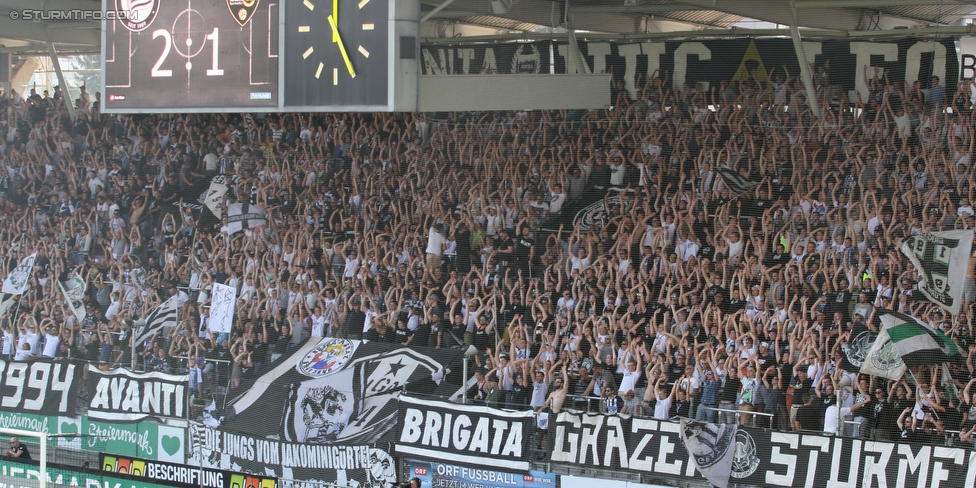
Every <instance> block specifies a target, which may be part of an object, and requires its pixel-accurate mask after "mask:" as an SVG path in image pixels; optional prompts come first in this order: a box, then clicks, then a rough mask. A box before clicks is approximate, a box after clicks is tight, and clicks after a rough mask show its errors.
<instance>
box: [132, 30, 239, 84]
mask: <svg viewBox="0 0 976 488" xmlns="http://www.w3.org/2000/svg"><path fill="white" fill-rule="evenodd" d="M219 36H220V34H219V32H218V29H217V28H216V27H214V30H213V32H211V33H209V34H207V40H208V41H211V43H210V44H211V46H213V50H212V53H213V57H212V62H211V67H210V69H208V70H207V76H223V75H224V70H222V69H220V68H218V67H217V52H218V51H219V48H218V45H219V44H220V37H219ZM157 37H162V38H163V41H164V42H165V44H164V45H163V53H162V54H160V55H159V59H157V60H156V64H154V65H153V67H152V70H151V71H150V74H151V75H152V76H153V77H154V78H165V77H168V76H173V70H171V69H160V67H161V66H162V65H163V63H164V62H165V61H166V58H167V57H168V56H169V51H170V49H171V48H172V46H173V35H172V34H170V33H169V31H168V30H166V29H157V30H154V31H153V39H155V38H157ZM186 69H187V71H189V70H190V64H189V61H187V67H186Z"/></svg>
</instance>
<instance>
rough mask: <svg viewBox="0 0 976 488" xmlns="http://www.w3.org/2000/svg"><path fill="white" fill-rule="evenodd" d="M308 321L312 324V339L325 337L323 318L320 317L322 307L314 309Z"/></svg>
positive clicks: (322, 316)
mask: <svg viewBox="0 0 976 488" xmlns="http://www.w3.org/2000/svg"><path fill="white" fill-rule="evenodd" d="M309 320H311V322H312V337H325V333H326V331H325V316H324V315H322V307H315V311H314V312H312V316H311V317H309Z"/></svg>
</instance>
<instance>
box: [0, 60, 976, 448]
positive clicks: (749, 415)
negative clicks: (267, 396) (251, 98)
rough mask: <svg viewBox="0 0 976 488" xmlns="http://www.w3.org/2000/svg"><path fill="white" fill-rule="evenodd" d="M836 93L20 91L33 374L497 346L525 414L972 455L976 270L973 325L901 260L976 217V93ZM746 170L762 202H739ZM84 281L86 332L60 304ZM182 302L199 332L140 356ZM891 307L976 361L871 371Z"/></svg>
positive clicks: (21, 332) (203, 374) (12, 177)
mask: <svg viewBox="0 0 976 488" xmlns="http://www.w3.org/2000/svg"><path fill="white" fill-rule="evenodd" d="M868 75H869V76H868V78H872V77H871V76H870V74H868ZM875 75H877V72H875ZM827 80H829V77H818V78H817V80H816V81H817V83H818V85H817V93H816V94H815V95H814V96H813V97H809V98H810V100H808V97H807V96H806V94H805V92H804V91H803V89H802V86H801V84H800V83H799V80H798V79H796V78H794V77H793V76H791V74H790V73H788V72H785V70H778V71H774V72H773V73H772V76H771V77H770V80H769V81H765V80H757V78H756V77H753V78H752V79H751V80H748V81H743V82H739V83H737V84H736V83H722V84H721V85H719V86H712V87H706V86H704V85H702V84H699V85H697V86H694V87H691V86H683V87H681V88H680V89H670V88H668V87H669V86H670V80H669V79H668V76H667V74H666V73H664V74H661V75H660V76H657V74H655V76H652V77H643V78H640V79H638V81H637V94H636V97H635V98H633V99H632V98H631V97H630V95H629V94H628V93H627V92H626V91H624V90H619V91H615V92H614V93H615V100H616V103H615V106H614V107H613V109H611V110H599V111H589V112H566V111H539V112H507V113H506V112H484V113H446V114H297V113H296V114H283V115H271V114H268V115H259V114H207V115H204V114H189V115H114V116H109V115H102V114H100V113H99V107H98V106H97V100H96V101H95V104H94V105H92V103H91V102H90V101H89V100H88V99H87V95H85V96H84V98H82V99H79V100H77V101H76V102H75V103H76V105H77V108H78V110H77V112H78V113H77V117H76V119H75V120H74V121H72V120H71V119H70V118H69V117H68V116H67V114H66V111H65V110H64V107H63V101H62V100H61V99H60V92H56V93H55V96H54V97H48V96H47V94H44V95H43V96H40V95H37V94H31V95H30V96H28V97H21V96H19V95H16V94H12V95H13V96H11V97H7V96H3V97H0V98H2V101H0V108H2V113H3V114H4V115H5V116H4V117H3V120H2V121H0V123H2V125H3V127H2V128H3V129H4V130H3V131H2V133H3V134H4V136H5V137H3V138H2V139H3V140H2V145H0V163H2V165H3V168H4V169H5V171H2V172H0V186H2V190H3V194H0V221H2V222H3V225H2V228H0V247H2V248H3V249H6V250H7V251H8V252H7V254H6V259H5V260H4V270H3V272H4V273H7V272H9V271H10V270H12V269H13V268H14V267H15V266H16V265H17V264H18V263H19V262H20V260H21V259H22V258H23V257H24V256H27V255H29V254H31V253H34V252H36V253H37V254H38V258H37V262H36V265H35V268H34V273H33V275H32V277H31V282H32V287H31V289H30V291H29V292H27V293H25V294H24V295H23V296H22V297H21V298H20V299H19V302H18V303H17V304H16V305H15V306H14V307H16V308H14V307H11V309H10V310H9V311H8V312H7V313H6V314H5V315H4V317H3V320H2V322H3V354H4V355H6V356H9V357H15V358H16V359H19V360H29V359H31V358H34V357H56V358H57V357H77V358H85V359H88V360H91V361H93V362H96V363H98V364H101V365H103V366H104V367H114V366H117V365H120V364H122V365H128V364H130V363H131V362H133V359H135V361H134V362H135V363H136V364H137V367H138V368H144V369H149V370H157V371H164V372H166V371H188V372H189V373H190V378H191V379H190V382H191V387H192V388H193V389H194V390H195V391H196V392H198V393H199V394H206V393H208V392H210V391H216V390H221V389H228V390H231V391H233V390H234V389H236V388H238V386H239V385H240V384H241V381H242V380H244V379H247V378H249V377H253V376H254V375H255V374H257V373H258V372H260V371H261V369H262V368H263V367H264V366H265V365H267V364H269V363H270V362H272V361H274V360H276V359H277V358H278V357H279V356H280V355H282V354H285V353H287V352H288V351H289V350H290V348H293V347H294V346H296V345H297V344H299V343H300V342H301V341H303V340H305V339H307V338H309V337H315V336H318V337H321V336H340V337H348V338H353V339H363V340H367V341H387V342H391V343H398V344H401V345H404V346H425V347H434V348H456V349H462V348H466V347H467V346H471V345H473V346H475V347H476V348H477V350H478V352H479V354H478V355H477V356H476V357H475V360H476V362H477V368H476V371H475V372H474V378H473V379H472V380H471V381H470V382H469V383H468V386H470V389H469V391H468V395H467V397H468V398H469V400H470V401H474V402H483V403H486V404H488V405H491V406H495V407H500V408H513V409H528V408H532V409H535V410H537V411H539V412H559V411H560V410H562V409H579V410H589V411H600V412H602V413H605V414H610V415H635V416H646V417H658V418H670V417H673V416H675V415H679V416H685V417H694V418H699V419H707V420H721V421H725V422H742V423H744V424H751V423H753V422H755V424H756V425H760V426H766V427H772V428H777V429H786V430H804V431H816V432H826V433H829V434H833V433H838V432H843V433H846V434H848V435H859V436H863V437H866V436H872V437H874V438H876V439H897V438H904V437H907V438H911V439H917V440H937V441H938V442H943V441H945V439H946V436H951V435H952V433H953V431H958V432H959V433H958V434H957V435H958V438H961V439H962V440H964V441H970V440H971V439H972V437H973V431H974V430H973V429H974V426H976V400H974V399H973V395H974V394H976V392H973V389H972V384H973V381H974V380H973V368H974V364H973V351H974V348H976V341H974V337H973V329H972V327H971V317H972V310H971V305H972V304H973V298H974V295H976V286H974V284H973V278H974V277H976V271H974V269H973V267H972V266H970V268H969V269H968V270H967V278H968V282H967V284H968V286H967V290H966V296H965V299H966V302H965V305H964V308H963V310H964V313H962V314H960V315H959V316H956V317H950V316H948V315H947V314H946V313H944V312H943V311H941V310H938V309H936V308H935V307H933V306H932V305H931V304H930V303H929V302H926V301H924V300H923V299H922V298H923V297H921V295H919V294H918V293H917V292H915V291H913V287H914V286H915V284H916V283H917V282H918V280H919V275H918V272H917V271H916V270H915V269H913V268H912V266H911V265H910V263H908V262H907V260H906V259H905V257H904V256H902V255H901V254H900V252H899V251H898V248H897V245H898V242H899V239H901V238H903V237H905V236H908V235H911V234H916V233H921V232H927V231H935V230H946V229H968V228H972V227H973V226H974V223H976V222H974V216H976V211H974V209H973V206H972V203H971V202H972V200H973V189H974V188H976V182H974V176H973V175H974V172H972V171H970V166H971V153H972V150H973V145H974V143H976V137H974V131H973V129H972V127H973V122H974V121H973V120H972V118H973V112H972V103H971V97H972V91H971V90H970V85H968V84H961V85H960V86H959V89H958V93H959V96H951V95H950V96H951V99H947V95H946V92H945V90H944V88H943V89H941V91H940V90H937V89H933V87H938V80H937V79H934V80H932V82H931V85H930V87H929V88H928V89H925V90H923V89H922V86H921V85H920V84H918V83H916V84H915V85H914V86H906V85H905V84H903V83H899V82H893V81H889V80H887V78H885V77H878V76H875V77H873V79H871V81H870V83H871V85H870V89H871V92H870V96H869V98H868V99H867V100H861V99H856V100H848V99H847V97H846V96H845V95H844V94H842V93H840V92H841V90H838V89H837V87H831V86H829V85H828V84H827ZM811 102H814V103H818V104H819V105H820V107H821V108H822V110H823V111H824V114H823V117H822V118H816V117H814V116H813V114H812V113H811V110H810V107H809V104H810V103H811ZM719 166H729V167H731V168H733V169H735V170H736V171H738V172H739V174H740V175H741V176H742V177H743V178H745V179H748V180H753V181H760V180H761V181H762V184H761V185H760V186H759V187H758V188H757V189H755V190H752V191H749V192H747V193H745V194H742V195H736V194H734V193H733V192H732V191H731V190H730V188H729V185H728V184H727V183H726V182H725V181H723V178H722V177H721V176H719V174H718V173H717V172H716V168H717V167H719ZM216 175H225V176H226V177H227V179H226V181H227V182H228V185H229V186H230V191H229V192H228V194H227V195H226V196H225V198H224V202H223V203H222V204H230V203H233V202H235V201H240V202H248V203H251V204H255V205H258V206H261V207H264V208H265V209H266V211H267V216H268V218H267V225H266V226H263V227H259V228H249V229H245V230H243V231H241V232H236V233H230V232H229V229H228V226H227V222H226V221H221V220H217V219H214V218H213V217H212V216H211V214H210V213H209V210H207V209H205V208H201V207H200V206H199V201H198V197H199V194H198V193H197V194H192V193H193V192H194V191H197V190H194V189H195V188H198V187H199V182H201V181H204V182H206V181H209V180H210V179H211V178H212V177H214V176H216ZM594 201H595V202H601V201H602V203H603V205H602V207H601V206H600V205H597V207H599V208H598V209H597V210H596V211H594V212H591V213H590V214H588V216H587V217H586V218H585V219H576V218H575V217H574V215H575V212H576V210H578V209H579V208H581V207H582V206H583V205H587V204H590V203H592V202H594ZM225 219H226V217H225ZM76 273H77V274H78V275H80V276H82V277H83V278H84V279H85V280H86V281H87V283H88V293H87V296H86V298H85V304H86V307H87V312H86V313H87V316H86V317H85V319H84V320H77V319H76V318H75V316H74V315H73V314H72V313H71V310H70V309H69V308H68V307H67V304H66V303H65V300H64V299H63V297H62V294H61V292H60V290H59V287H58V284H57V282H58V281H59V280H60V281H64V280H66V279H68V278H69V277H70V276H72V275H73V274H76ZM212 283H224V284H228V285H231V286H234V287H235V288H236V289H237V290H238V297H239V299H238V305H237V309H236V313H235V320H234V329H233V331H232V332H231V333H229V334H215V333H212V332H210V331H209V329H208V327H207V322H208V320H209V301H208V300H209V290H210V288H209V287H210V285H211V284H212ZM172 295H177V296H178V297H179V298H178V302H179V304H180V308H179V322H178V326H177V327H173V328H167V329H166V330H164V331H162V332H161V333H159V334H156V335H154V336H153V337H151V338H150V339H148V340H146V341H145V342H144V343H141V344H136V345H135V346H136V347H135V348H133V347H131V346H132V344H131V340H132V339H131V336H132V334H131V327H132V326H133V321H134V320H137V319H139V318H142V317H145V316H146V314H147V313H148V312H149V311H150V310H152V309H153V308H154V307H156V306H157V305H158V304H160V303H161V302H162V301H164V300H165V299H167V298H168V297H170V296H172ZM879 309H895V310H898V311H901V312H905V313H910V314H913V315H915V316H917V317H920V318H922V319H923V320H926V321H929V322H931V323H932V324H933V325H935V326H937V327H939V328H941V329H942V330H944V331H945V332H946V333H947V334H949V335H950V336H952V337H953V338H954V339H955V340H956V341H957V342H958V343H959V344H960V345H962V346H963V350H964V352H965V354H964V358H963V360H962V361H961V362H960V363H959V364H951V365H932V366H926V367H925V368H922V369H918V370H915V371H912V374H911V375H908V376H906V379H905V380H902V381H897V382H896V381H888V380H884V379H880V378H874V377H868V376H864V375H858V374H857V372H856V371H845V370H844V368H843V365H842V361H841V356H842V353H843V351H844V350H846V348H848V346H849V345H850V344H849V342H850V340H851V337H850V332H851V331H852V330H853V328H854V327H855V326H856V325H857V324H858V322H862V323H865V324H868V326H869V327H874V328H876V327H877V325H878V321H877V318H876V316H875V315H876V314H875V312H876V311H877V310H879ZM132 350H135V351H136V352H135V354H136V356H137V357H136V358H133V357H132V353H131V352H130V351H132ZM844 375H848V376H850V377H851V379H852V380H853V381H852V383H853V385H854V387H853V388H850V389H849V391H847V393H846V394H844V395H842V399H841V416H842V417H843V419H844V420H842V422H841V423H840V424H838V420H837V419H838V415H837V413H838V412H837V406H836V403H837V396H836V395H835V393H834V390H835V389H836V388H838V387H839V384H840V379H841V377H842V376H844ZM845 426H846V427H845Z"/></svg>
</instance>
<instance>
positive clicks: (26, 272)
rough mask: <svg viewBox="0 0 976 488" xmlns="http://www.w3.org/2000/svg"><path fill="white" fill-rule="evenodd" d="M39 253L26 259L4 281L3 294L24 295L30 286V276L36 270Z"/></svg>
mask: <svg viewBox="0 0 976 488" xmlns="http://www.w3.org/2000/svg"><path fill="white" fill-rule="evenodd" d="M35 259H37V253H36V252H35V253H34V254H31V255H30V256H27V257H26V258H24V259H23V260H22V261H21V262H20V264H19V265H17V267H16V268H14V270H13V271H11V272H10V274H9V275H7V279H5V280H3V292H4V293H9V294H11V295H23V294H24V292H25V291H27V288H28V287H29V286H30V274H31V271H33V270H34V260H35Z"/></svg>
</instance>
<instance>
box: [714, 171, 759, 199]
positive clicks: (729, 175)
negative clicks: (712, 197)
mask: <svg viewBox="0 0 976 488" xmlns="http://www.w3.org/2000/svg"><path fill="white" fill-rule="evenodd" d="M717 171H718V174H719V175H720V176H721V177H722V183H723V184H724V185H725V187H726V188H728V189H729V192H730V193H732V196H734V197H737V196H739V195H742V194H743V193H746V192H748V191H750V190H754V189H755V188H756V187H757V186H759V184H760V181H757V180H750V179H748V178H746V177H744V176H742V175H740V174H739V172H738V171H736V170H734V169H732V168H730V167H728V166H719V167H718V168H717Z"/></svg>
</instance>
